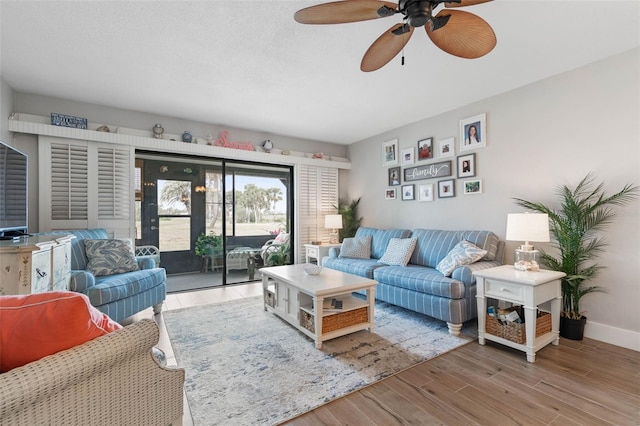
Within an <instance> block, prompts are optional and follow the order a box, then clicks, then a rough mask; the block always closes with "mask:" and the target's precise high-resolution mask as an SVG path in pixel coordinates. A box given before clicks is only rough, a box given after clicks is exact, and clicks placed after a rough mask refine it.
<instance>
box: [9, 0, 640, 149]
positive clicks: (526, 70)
mask: <svg viewBox="0 0 640 426" xmlns="http://www.w3.org/2000/svg"><path fill="white" fill-rule="evenodd" d="M347 1H354V0H347ZM322 2H323V0H316V1H307V0H305V1H289V0H269V1H265V0H261V1H248V0H232V1H127V2H124V1H42V2H38V1H7V0H1V1H0V19H1V20H0V28H1V33H0V37H1V38H0V42H1V45H2V46H1V51H0V69H1V74H2V77H3V78H4V79H5V81H6V82H7V83H8V84H9V85H10V86H11V87H12V88H13V89H15V90H16V91H19V92H25V93H36V94H42V95H47V96H54V97H59V98H64V99H70V100H75V101H82V102H89V103H94V104H100V105H107V106H112V107H117V108H124V109H129V110H136V111H143V112H149V113H153V114H159V115H165V116H171V117H178V118H184V119H190V120H195V121H202V122H206V123H212V124H218V125H223V126H232V127H236V128H243V129H249V130H257V131H263V132H270V133H274V134H281V135H287V136H293V137H300V138H307V139H312V140H320V141H326V142H334V143H340V144H350V143H353V142H357V141H359V140H362V139H365V138H367V137H370V136H373V135H376V134H379V133H382V132H385V131H387V130H390V129H393V128H396V127H400V126H402V125H405V124H408V123H411V122H415V121H418V120H421V119H424V118H427V117H431V116H434V115H437V114H439V113H442V112H445V111H449V110H452V109H454V108H457V107H460V106H463V105H467V104H469V103H471V102H474V101H477V100H480V99H484V98H487V97H490V96H492V95H496V94H498V93H502V92H505V91H508V90H511V89H514V88H516V87H520V86H523V85H526V84H528V83H531V82H533V81H536V80H540V79H543V78H545V77H548V76H551V75H555V74H558V73H561V72H563V71H566V70H570V69H573V68H576V67H579V66H581V65H584V64H587V63H589V62H593V61H595V60H598V59H601V58H604V57H607V56H610V55H613V54H616V53H620V52H623V51H625V50H628V49H631V48H633V47H636V46H638V45H639V44H640V2H639V1H637V0H633V1H611V0H610V1H607V2H603V1H584V0H583V1H570V0H565V1H551V0H550V1H543V0H538V1H500V0H496V1H493V2H491V3H485V4H480V5H476V6H471V7H467V8H464V10H466V11H468V12H472V13H475V14H477V15H479V16H481V17H482V18H484V19H485V20H486V21H487V22H489V23H490V24H491V26H492V27H493V29H494V31H495V33H496V36H497V38H498V44H497V46H496V48H495V49H494V50H493V51H492V52H491V53H489V54H488V55H487V56H485V57H483V58H480V59H475V60H466V59H460V58H456V57H453V56H450V55H448V54H446V53H444V52H442V51H441V50H439V49H438V48H437V47H435V46H434V45H433V44H432V43H431V41H430V40H429V38H428V37H427V35H426V33H425V32H424V30H423V29H417V31H415V33H414V35H413V37H412V39H411V40H410V41H409V43H408V44H407V46H406V48H405V65H404V66H402V65H401V64H400V59H399V57H398V58H396V59H394V60H393V61H392V62H390V63H389V64H387V65H386V66H385V67H383V68H382V69H380V70H378V71H375V72H372V73H363V72H361V71H360V60H361V59H362V55H363V54H364V52H365V51H366V50H367V48H368V47H369V45H370V44H371V43H373V41H374V40H375V39H377V38H378V37H379V36H380V35H381V34H382V33H383V32H384V31H385V30H387V29H388V28H389V27H391V26H392V25H393V24H395V23H397V22H400V18H399V17H400V15H396V16H395V17H389V18H382V19H378V20H376V21H368V22H360V23H353V24H342V25H319V26H314V25H301V24H298V23H296V22H295V21H294V20H293V14H294V12H295V11H296V10H298V9H301V8H303V7H307V6H310V5H314V4H319V3H322ZM18 112H20V111H18ZM22 112H24V111H22ZM78 115H81V111H78Z"/></svg>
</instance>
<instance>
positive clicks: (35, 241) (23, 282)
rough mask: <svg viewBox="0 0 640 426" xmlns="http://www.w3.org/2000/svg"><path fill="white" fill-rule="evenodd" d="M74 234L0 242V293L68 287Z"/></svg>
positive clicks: (30, 291) (19, 292)
mask: <svg viewBox="0 0 640 426" xmlns="http://www.w3.org/2000/svg"><path fill="white" fill-rule="evenodd" d="M73 238H75V237H74V236H72V235H64V236H36V237H27V238H20V239H18V240H17V241H0V295H8V294H32V293H42V292H45V291H52V290H68V289H69V277H70V275H71V240H72V239H73Z"/></svg>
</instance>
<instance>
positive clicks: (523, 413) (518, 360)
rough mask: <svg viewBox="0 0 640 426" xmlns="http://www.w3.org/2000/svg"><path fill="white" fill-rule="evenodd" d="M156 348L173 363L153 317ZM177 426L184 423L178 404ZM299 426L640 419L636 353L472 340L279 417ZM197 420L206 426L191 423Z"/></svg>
mask: <svg viewBox="0 0 640 426" xmlns="http://www.w3.org/2000/svg"><path fill="white" fill-rule="evenodd" d="M259 294H261V284H260V283H259V282H256V283H251V284H246V285H237V286H229V287H224V288H214V289H209V290H203V291H193V292H186V293H175V294H170V295H168V297H167V301H166V303H165V310H172V309H179V308H185V307H189V306H195V305H199V304H208V303H216V302H221V301H227V300H233V299H237V298H241V297H249V296H253V295H259ZM145 317H146V318H154V319H156V321H157V322H158V323H159V325H160V328H161V338H160V347H161V348H162V349H163V350H165V352H166V353H167V356H168V357H169V362H170V363H173V364H175V358H174V356H173V350H172V349H171V345H170V342H169V339H168V336H167V334H166V329H165V328H164V323H163V321H162V320H161V319H162V314H160V315H155V316H154V315H153V312H152V311H149V310H147V311H145V312H143V313H141V314H139V315H137V316H136V317H135V319H139V318H145ZM185 408H186V413H185V418H184V425H185V426H188V425H192V424H193V422H192V420H191V416H190V413H189V410H188V405H186V401H185ZM286 424H287V425H291V426H308V425H404V424H417V425H432V424H433V425H437V424H443V425H473V424H477V425H545V424H546V425H601V424H602V425H640V352H636V351H632V350H628V349H624V348H620V347H617V346H613V345H609V344H606V343H602V342H599V341H596V340H591V339H585V340H583V341H572V340H567V339H561V340H560V345H559V346H552V345H549V346H547V347H545V348H543V349H542V350H540V351H539V352H538V353H537V357H536V362H535V363H534V364H531V363H529V362H527V361H526V355H525V354H524V353H523V352H520V351H516V350H513V349H511V348H507V347H504V346H502V345H499V344H496V343H493V342H487V344H486V345H485V346H481V345H480V344H478V342H477V341H475V342H471V343H469V344H467V345H465V346H463V347H460V348H458V349H455V350H453V351H451V352H448V353H445V354H443V355H441V356H439V357H437V358H435V359H432V360H430V361H426V362H424V363H422V364H420V365H418V366H415V367H412V368H410V369H408V370H405V371H404V372H402V373H399V374H397V375H395V376H393V377H390V378H387V379H385V380H382V381H380V382H378V383H375V384H373V385H371V386H368V387H366V388H363V389H361V390H359V391H356V392H354V393H352V394H350V395H348V396H346V397H343V398H340V399H338V400H335V401H333V402H330V403H328V404H326V405H324V406H322V407H319V408H317V409H315V410H313V411H310V412H308V413H306V414H303V415H302V416H299V417H297V418H295V419H293V420H291V421H289V422H287V423H286ZM197 426H205V425H197Z"/></svg>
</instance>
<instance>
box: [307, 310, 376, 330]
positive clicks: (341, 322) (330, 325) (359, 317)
mask: <svg viewBox="0 0 640 426" xmlns="http://www.w3.org/2000/svg"><path fill="white" fill-rule="evenodd" d="M314 321H315V320H314V317H313V314H310V313H308V312H307V311H303V310H302V309H301V310H300V325H301V326H303V327H304V328H306V329H307V330H309V331H310V332H312V333H315V332H316V327H315V322H314ZM367 321H369V308H368V307H367V306H363V307H362V308H358V309H353V310H350V311H346V312H340V313H338V314H333V315H327V316H325V317H322V333H323V334H324V333H329V332H331V331H335V330H339V329H341V328H346V327H350V326H352V325H356V324H361V323H363V322H367Z"/></svg>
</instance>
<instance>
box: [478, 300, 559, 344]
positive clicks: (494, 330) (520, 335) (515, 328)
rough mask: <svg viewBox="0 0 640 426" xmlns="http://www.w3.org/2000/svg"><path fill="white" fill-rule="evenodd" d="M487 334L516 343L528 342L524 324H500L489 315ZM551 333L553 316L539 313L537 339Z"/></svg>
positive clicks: (513, 309)
mask: <svg viewBox="0 0 640 426" xmlns="http://www.w3.org/2000/svg"><path fill="white" fill-rule="evenodd" d="M508 310H510V311H515V310H518V308H517V307H515V306H514V307H511V308H509V309H508ZM486 332H487V333H489V334H491V335H493V336H498V337H502V338H503V339H507V340H511V341H512V342H515V343H520V344H524V343H525V342H526V341H527V332H526V327H525V324H524V323H520V324H519V323H515V322H505V323H502V324H501V323H500V321H498V319H497V318H495V317H492V316H489V315H487V322H486ZM550 332H551V314H550V313H549V312H543V311H538V315H537V318H536V337H540V336H542V335H544V334H546V333H550Z"/></svg>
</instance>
